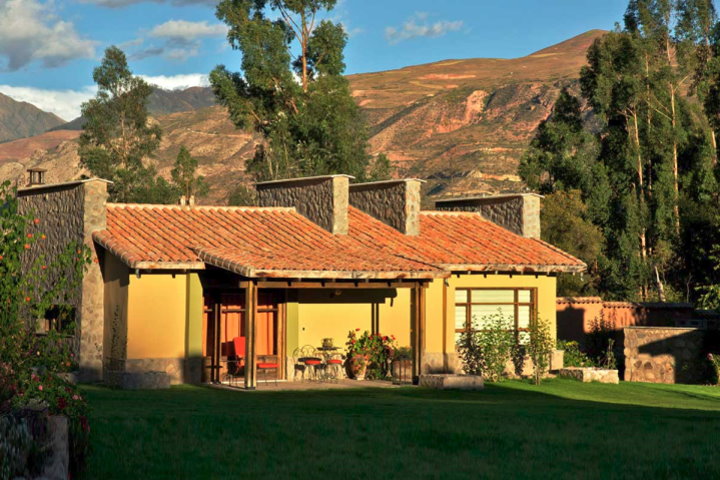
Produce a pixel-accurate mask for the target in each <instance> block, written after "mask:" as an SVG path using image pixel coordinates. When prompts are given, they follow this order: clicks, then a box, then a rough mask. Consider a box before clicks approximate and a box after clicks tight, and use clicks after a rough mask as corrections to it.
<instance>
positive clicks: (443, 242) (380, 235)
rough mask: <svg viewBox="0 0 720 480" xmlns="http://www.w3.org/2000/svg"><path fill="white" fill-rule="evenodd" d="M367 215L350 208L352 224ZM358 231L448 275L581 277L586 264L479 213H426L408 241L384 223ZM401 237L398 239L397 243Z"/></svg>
mask: <svg viewBox="0 0 720 480" xmlns="http://www.w3.org/2000/svg"><path fill="white" fill-rule="evenodd" d="M362 217H366V218H367V217H368V216H367V215H365V214H364V213H363V212H361V211H359V210H357V209H355V208H353V207H350V222H351V223H350V224H351V226H352V225H353V224H360V223H361V222H362ZM380 225H381V226H380V227H378V226H374V227H373V228H363V229H358V231H356V232H355V234H356V235H358V236H359V237H360V238H361V239H363V240H364V241H366V242H367V243H368V244H370V245H373V244H383V243H384V244H385V245H386V246H388V247H389V248H392V249H393V251H395V252H396V253H397V254H399V255H403V256H406V257H407V258H413V259H416V260H420V261H423V262H426V263H429V264H431V265H437V266H440V267H442V268H443V269H445V270H449V271H454V272H459V271H465V272H467V271H476V272H477V271H482V272H519V273H522V272H528V273H532V272H538V273H548V272H582V271H585V269H586V265H585V264H584V263H583V262H582V261H580V260H578V259H577V258H575V257H573V256H572V255H570V254H568V253H565V252H563V251H562V250H560V249H559V248H557V247H554V246H553V245H550V244H549V243H547V242H543V241H542V240H537V239H533V238H525V237H522V236H520V235H517V234H515V233H512V232H510V231H508V230H506V229H504V228H502V227H500V226H499V225H497V224H495V223H493V222H491V221H489V220H486V219H485V218H484V217H483V216H482V215H480V214H479V213H475V212H440V211H423V212H421V213H420V235H418V236H416V237H409V236H406V235H402V234H401V233H400V232H398V231H397V230H395V229H393V228H392V227H389V226H387V225H384V224H380ZM398 237H399V238H398Z"/></svg>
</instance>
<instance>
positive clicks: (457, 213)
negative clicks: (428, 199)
mask: <svg viewBox="0 0 720 480" xmlns="http://www.w3.org/2000/svg"><path fill="white" fill-rule="evenodd" d="M420 215H437V216H448V217H479V218H481V219H482V220H484V221H486V222H490V220H488V219H487V218H485V217H483V216H482V214H481V213H480V212H468V211H461V210H420ZM490 223H493V222H490Z"/></svg>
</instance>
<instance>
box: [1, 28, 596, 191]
mask: <svg viewBox="0 0 720 480" xmlns="http://www.w3.org/2000/svg"><path fill="white" fill-rule="evenodd" d="M604 33H605V32H604V31H602V30H592V31H589V32H586V33H584V34H582V35H578V36H577V37H574V38H571V39H569V40H566V41H564V42H562V43H559V44H557V45H553V46H551V47H548V48H545V49H543V50H540V51H537V52H534V53H531V54H530V55H527V56H525V57H521V58H516V59H493V58H477V59H458V60H444V61H441V62H435V63H429V64H425V65H417V66H412V67H406V68H401V69H398V70H389V71H384V72H376V73H366V74H359V75H350V76H349V77H348V79H349V81H350V85H351V88H352V93H353V96H354V98H355V99H356V101H357V102H358V104H359V105H360V106H361V108H362V109H363V111H364V112H365V114H366V115H367V120H368V124H369V128H370V132H371V138H370V147H371V151H372V152H373V153H380V152H384V153H386V154H387V155H388V157H389V158H390V159H391V160H392V162H393V164H394V165H395V167H397V176H415V177H419V178H423V179H426V180H427V184H426V192H427V193H428V194H429V195H431V196H453V195H466V194H478V193H485V192H502V191H518V190H522V189H523V188H524V185H523V184H522V182H521V181H520V178H519V177H518V176H517V165H518V162H519V159H520V157H521V156H522V153H523V152H524V150H525V148H526V147H527V144H528V142H529V141H530V139H531V138H532V136H533V134H534V132H535V130H536V129H537V126H538V124H539V123H540V122H541V121H542V120H544V119H545V118H547V117H548V115H549V114H550V112H551V109H552V106H553V105H554V103H555V100H556V99H557V97H558V95H559V92H560V90H561V89H562V88H563V87H566V86H567V87H569V88H571V89H573V90H574V91H577V90H578V76H579V71H580V68H581V67H582V66H583V65H584V64H585V61H586V60H585V52H586V50H587V48H588V47H589V46H590V45H591V44H592V42H593V41H594V40H595V39H596V38H598V37H599V36H601V35H602V34H604ZM203 91H204V92H206V93H204V92H203ZM183 92H186V91H183ZM210 95H211V93H210V91H209V89H202V88H198V89H197V90H195V91H193V92H191V93H183V94H178V95H176V96H174V97H171V98H172V99H173V100H172V101H171V102H170V103H171V104H172V105H178V104H180V102H179V101H178V102H176V99H177V98H182V99H183V102H186V104H187V105H189V106H192V105H195V104H194V103H193V101H195V100H193V99H200V100H198V102H200V104H201V102H202V101H206V102H208V103H210V102H211V101H212V97H211V96H210ZM157 98H158V102H159V103H158V104H160V103H161V102H160V97H157ZM162 98H166V97H164V96H163V97H162ZM202 99H204V100H202ZM165 108H171V107H165ZM156 115H157V116H156V119H157V121H158V122H159V123H160V125H161V127H162V128H163V140H162V144H161V147H160V150H159V152H158V154H157V159H156V162H157V166H158V169H159V171H160V172H161V173H162V174H165V175H169V171H170V169H171V165H172V163H173V161H174V159H175V156H176V155H177V152H178V150H179V148H180V145H183V144H184V145H186V146H187V147H188V148H189V150H190V152H191V153H192V154H193V155H194V156H195V157H196V158H198V160H199V162H200V168H199V170H200V173H201V174H203V175H205V176H206V177H207V179H208V180H209V182H210V184H211V186H212V187H213V188H212V191H211V194H210V197H209V198H208V199H205V200H204V201H205V202H206V203H211V202H224V201H225V200H226V199H227V196H228V193H229V192H230V191H231V190H232V188H233V187H234V186H235V185H236V184H238V183H240V182H247V178H246V176H245V175H244V161H245V160H246V159H247V158H249V157H250V156H251V155H252V153H253V151H254V146H255V143H256V142H257V141H258V138H257V137H256V136H254V135H253V134H250V133H247V132H243V131H240V130H237V129H235V128H234V126H233V125H232V124H231V123H230V121H229V120H228V115H227V112H226V110H225V109H224V108H222V107H220V106H204V107H203V108H199V109H192V110H189V111H176V112H175V113H170V114H166V115H159V114H157V113H156ZM26 145H28V148H31V147H32V145H30V142H26ZM73 145H74V141H73V140H66V141H64V143H60V144H59V145H56V146H54V147H52V146H51V147H49V148H48V149H46V151H44V152H43V151H38V152H35V153H34V154H33V153H32V152H29V151H26V152H25V153H26V154H25V156H23V157H20V160H19V162H17V161H16V162H13V163H12V164H10V163H9V162H8V161H5V162H4V163H3V158H6V157H4V153H3V152H4V150H3V145H0V179H3V178H17V177H18V176H21V175H22V174H23V172H24V168H26V167H27V166H30V165H32V166H42V167H44V168H48V170H49V171H48V181H58V180H67V179H68V177H76V176H77V175H79V173H80V172H79V170H77V168H78V167H77V165H78V162H77V153H76V151H75V150H76V148H75V147H74V146H73ZM18 151H19V147H16V149H15V154H17V152H18ZM14 158H15V160H18V157H17V156H16V157H14Z"/></svg>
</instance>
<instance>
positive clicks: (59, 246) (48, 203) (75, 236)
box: [17, 178, 111, 382]
mask: <svg viewBox="0 0 720 480" xmlns="http://www.w3.org/2000/svg"><path fill="white" fill-rule="evenodd" d="M108 183H111V182H108V181H107V180H102V179H98V178H91V179H88V180H79V181H75V182H66V183H56V184H44V185H33V186H31V187H27V188H22V189H19V190H18V192H17V198H18V210H19V211H20V213H22V214H27V215H32V216H33V217H34V218H37V219H38V222H37V223H34V222H33V225H31V226H29V227H28V228H29V230H28V231H29V233H34V234H40V233H42V234H44V235H45V238H46V239H45V240H43V241H42V242H36V243H35V244H33V245H32V248H31V249H30V250H29V251H28V253H29V257H28V258H27V261H25V259H24V260H23V267H24V268H29V267H28V266H29V264H30V263H31V261H32V259H33V258H37V257H39V256H41V255H44V256H45V257H46V258H47V259H48V261H52V260H53V259H54V258H55V257H56V256H57V255H58V254H59V253H61V252H62V251H63V250H64V248H65V247H66V246H67V245H68V244H70V243H72V242H78V243H84V244H85V245H86V246H87V247H89V248H90V250H91V252H92V257H93V259H96V258H97V256H96V255H97V252H96V251H95V244H94V242H93V239H92V234H93V232H95V231H97V230H103V229H105V228H106V219H107V209H106V202H107V196H108V194H107V185H108ZM68 294H69V303H70V304H71V305H72V306H73V307H75V311H76V317H75V321H76V325H77V328H76V345H77V347H76V348H77V350H76V351H75V352H74V353H75V354H76V356H77V358H78V361H79V364H80V379H81V381H84V382H92V381H97V380H101V379H102V360H103V325H104V306H103V303H104V283H103V278H102V272H101V268H100V264H99V263H98V262H95V261H93V262H92V263H91V264H90V265H88V267H87V270H86V271H85V274H84V276H83V279H82V284H81V286H80V288H79V289H78V291H76V292H68Z"/></svg>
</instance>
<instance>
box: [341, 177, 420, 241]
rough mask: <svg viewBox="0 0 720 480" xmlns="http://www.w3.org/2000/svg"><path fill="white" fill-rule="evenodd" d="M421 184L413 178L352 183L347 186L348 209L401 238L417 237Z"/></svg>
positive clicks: (418, 232)
mask: <svg viewBox="0 0 720 480" xmlns="http://www.w3.org/2000/svg"><path fill="white" fill-rule="evenodd" d="M422 183H423V180H419V179H417V178H406V179H402V180H387V181H382V182H368V183H355V184H353V185H350V205H352V206H353V207H356V208H358V209H360V210H362V211H363V212H365V213H367V214H368V215H371V216H373V217H375V218H377V219H378V220H380V221H381V222H383V223H386V224H387V225H390V226H391V227H393V228H394V229H396V230H399V231H400V232H402V233H404V234H405V235H419V234H420V187H421V185H422Z"/></svg>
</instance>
